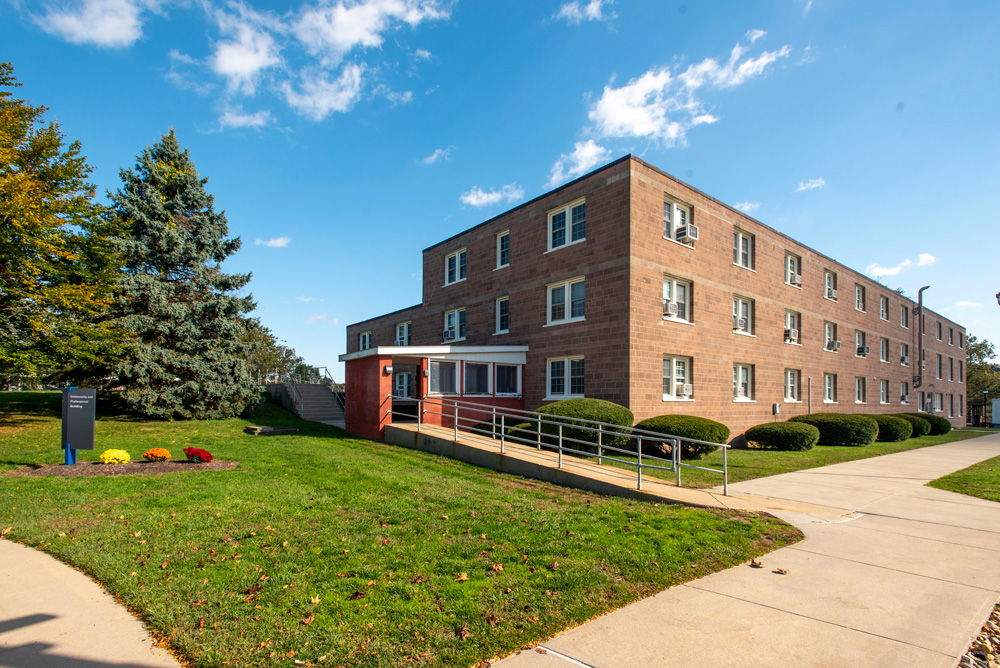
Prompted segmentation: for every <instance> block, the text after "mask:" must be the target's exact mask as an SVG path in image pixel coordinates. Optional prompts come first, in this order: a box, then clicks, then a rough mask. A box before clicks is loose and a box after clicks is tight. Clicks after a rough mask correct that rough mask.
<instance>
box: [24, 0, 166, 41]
mask: <svg viewBox="0 0 1000 668" xmlns="http://www.w3.org/2000/svg"><path fill="white" fill-rule="evenodd" d="M146 9H152V10H154V11H155V10H156V9H157V3H155V2H144V1H143V0H81V1H79V2H71V3H69V4H68V5H64V8H62V9H55V8H53V7H49V8H48V9H47V10H46V12H45V14H43V15H41V16H33V17H32V19H33V20H34V21H35V23H37V24H38V25H39V27H41V28H42V30H44V31H45V32H47V33H49V34H51V35H56V36H57V37H61V38H62V39H64V40H66V41H67V42H70V43H72V44H93V45H94V46H100V47H104V48H108V49H121V48H125V47H128V46H132V45H133V44H135V42H136V40H138V39H139V38H140V37H142V23H143V17H142V14H143V12H144V11H145V10H146Z"/></svg>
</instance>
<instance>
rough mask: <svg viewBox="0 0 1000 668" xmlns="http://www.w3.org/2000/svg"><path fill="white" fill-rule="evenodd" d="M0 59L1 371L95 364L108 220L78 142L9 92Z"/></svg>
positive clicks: (102, 331)
mask: <svg viewBox="0 0 1000 668" xmlns="http://www.w3.org/2000/svg"><path fill="white" fill-rule="evenodd" d="M20 85H21V84H19V83H18V82H17V79H16V78H15V77H14V73H13V67H12V66H11V65H10V63H0V378H2V379H7V378H10V377H11V376H17V375H35V374H37V373H39V370H40V368H43V367H46V368H47V369H48V370H61V369H65V368H66V367H70V366H89V365H93V364H99V363H100V362H101V360H102V358H103V357H104V356H106V355H107V354H108V353H109V352H110V351H113V349H114V344H115V340H116V337H115V335H114V333H113V332H112V331H111V330H109V329H107V328H106V327H104V326H103V325H102V324H99V322H98V320H99V316H100V315H101V314H102V313H103V312H104V310H105V309H106V308H107V306H108V305H109V304H110V301H111V286H112V285H113V283H114V280H115V278H116V276H117V265H116V264H115V259H114V253H113V252H112V248H111V246H110V245H109V244H108V243H107V238H106V236H107V232H108V230H107V229H106V228H107V223H106V221H104V220H103V219H102V218H101V216H100V207H99V206H98V205H96V204H95V203H94V201H93V198H94V187H93V186H92V185H91V184H89V183H88V182H87V177H88V176H89V175H90V172H91V168H90V166H89V165H87V161H86V158H84V157H83V155H82V154H81V146H80V142H79V141H74V142H72V143H70V144H69V145H68V146H64V144H63V142H64V140H65V137H64V136H63V134H62V133H61V132H60V131H59V125H58V124H57V123H54V122H50V123H45V122H44V120H43V116H44V114H45V112H46V111H47V109H46V108H45V107H41V106H38V107H36V106H32V105H30V104H29V103H28V102H26V101H24V100H19V99H17V98H15V97H14V96H13V94H12V92H11V90H10V89H13V88H16V87H18V86H20Z"/></svg>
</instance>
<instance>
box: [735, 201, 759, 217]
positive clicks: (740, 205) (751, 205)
mask: <svg viewBox="0 0 1000 668" xmlns="http://www.w3.org/2000/svg"><path fill="white" fill-rule="evenodd" d="M733 206H734V207H735V208H737V209H739V210H740V211H742V212H743V213H745V214H751V213H753V212H754V211H756V210H757V209H758V208H760V202H751V201H750V200H747V201H745V202H736V204H733Z"/></svg>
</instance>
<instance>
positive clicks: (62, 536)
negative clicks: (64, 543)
mask: <svg viewBox="0 0 1000 668" xmlns="http://www.w3.org/2000/svg"><path fill="white" fill-rule="evenodd" d="M56 536H57V537H58V538H65V537H66V534H65V532H62V533H57V534H56Z"/></svg>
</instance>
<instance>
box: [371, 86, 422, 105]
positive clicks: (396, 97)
mask: <svg viewBox="0 0 1000 668" xmlns="http://www.w3.org/2000/svg"><path fill="white" fill-rule="evenodd" d="M373 92H374V93H375V94H376V95H383V96H385V99H387V100H389V101H390V102H392V103H393V104H406V103H407V102H412V101H413V91H409V90H407V91H403V92H402V93H400V92H398V91H394V90H392V89H391V88H389V87H388V86H386V85H385V84H380V85H378V86H376V87H375V90H374V91H373Z"/></svg>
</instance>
